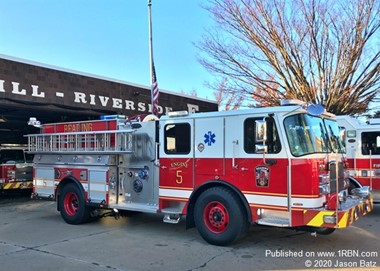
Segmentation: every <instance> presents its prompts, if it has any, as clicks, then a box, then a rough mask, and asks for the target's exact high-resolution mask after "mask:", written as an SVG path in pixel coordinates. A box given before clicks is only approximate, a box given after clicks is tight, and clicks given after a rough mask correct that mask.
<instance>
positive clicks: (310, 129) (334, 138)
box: [284, 114, 344, 156]
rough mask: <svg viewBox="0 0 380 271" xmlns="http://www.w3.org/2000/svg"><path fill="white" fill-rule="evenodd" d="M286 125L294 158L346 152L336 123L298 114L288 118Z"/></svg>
mask: <svg viewBox="0 0 380 271" xmlns="http://www.w3.org/2000/svg"><path fill="white" fill-rule="evenodd" d="M284 124H285V131H286V136H287V137H288V140H289V144H290V151H291V153H292V154H293V155H294V156H302V155H306V154H312V153H327V152H343V151H344V150H343V147H342V146H343V145H342V142H341V140H340V137H339V127H338V124H337V123H336V121H333V120H328V119H325V120H324V119H322V118H320V117H317V116H311V115H307V114H298V115H293V116H289V117H287V118H286V119H285V121H284Z"/></svg>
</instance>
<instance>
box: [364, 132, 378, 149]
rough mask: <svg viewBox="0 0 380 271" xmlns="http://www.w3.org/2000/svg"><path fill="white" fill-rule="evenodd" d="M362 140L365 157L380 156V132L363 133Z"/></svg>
mask: <svg viewBox="0 0 380 271" xmlns="http://www.w3.org/2000/svg"><path fill="white" fill-rule="evenodd" d="M361 140H362V154H363V155H370V154H371V155H379V154H380V132H363V133H362V136H361Z"/></svg>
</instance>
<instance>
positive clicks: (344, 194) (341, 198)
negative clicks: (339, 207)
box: [338, 190, 347, 202]
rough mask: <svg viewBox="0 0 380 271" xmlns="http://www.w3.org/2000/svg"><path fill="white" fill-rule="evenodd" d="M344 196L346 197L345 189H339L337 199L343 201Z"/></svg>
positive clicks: (344, 199)
mask: <svg viewBox="0 0 380 271" xmlns="http://www.w3.org/2000/svg"><path fill="white" fill-rule="evenodd" d="M346 198H347V193H346V190H342V191H340V192H339V194H338V200H339V202H345V201H346Z"/></svg>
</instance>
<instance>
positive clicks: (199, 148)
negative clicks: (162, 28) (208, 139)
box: [198, 143, 205, 152]
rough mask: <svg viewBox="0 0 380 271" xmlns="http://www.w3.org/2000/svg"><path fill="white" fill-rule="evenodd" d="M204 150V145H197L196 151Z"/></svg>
mask: <svg viewBox="0 0 380 271" xmlns="http://www.w3.org/2000/svg"><path fill="white" fill-rule="evenodd" d="M204 149H205V145H204V144H203V143H199V144H198V151H200V152H203V150H204Z"/></svg>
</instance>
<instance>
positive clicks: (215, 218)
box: [194, 187, 249, 246]
mask: <svg viewBox="0 0 380 271" xmlns="http://www.w3.org/2000/svg"><path fill="white" fill-rule="evenodd" d="M194 220H195V225H196V227H197V230H198V232H199V234H200V235H201V236H202V237H203V239H204V240H206V241H207V242H208V243H210V244H212V245H218V246H226V245H229V244H231V243H232V242H234V241H235V240H236V239H237V238H238V237H239V236H241V235H243V234H245V233H246V232H247V230H248V226H249V223H248V219H247V214H246V212H245V210H244V209H243V206H242V203H241V200H240V199H239V198H238V196H237V195H236V194H234V193H233V192H232V191H231V190H230V189H228V188H226V187H212V188H209V189H207V190H206V191H204V192H203V193H202V194H201V195H200V196H199V198H198V199H197V201H196V203H195V209H194Z"/></svg>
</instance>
